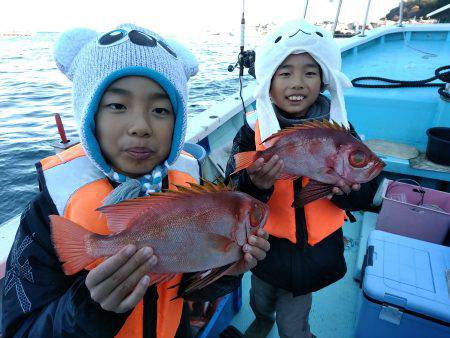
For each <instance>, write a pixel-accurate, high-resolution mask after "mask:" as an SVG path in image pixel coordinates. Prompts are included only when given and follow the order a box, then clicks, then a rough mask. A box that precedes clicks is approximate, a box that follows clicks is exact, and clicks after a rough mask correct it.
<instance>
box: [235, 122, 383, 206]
mask: <svg viewBox="0 0 450 338" xmlns="http://www.w3.org/2000/svg"><path fill="white" fill-rule="evenodd" d="M263 143H264V144H265V146H266V149H264V150H261V151H248V152H242V153H238V154H236V155H235V156H234V158H235V161H236V170H235V171H234V173H236V172H238V171H240V170H242V169H246V168H248V167H249V166H251V165H252V164H253V163H254V162H255V161H256V160H257V159H258V158H263V159H264V162H267V161H269V160H270V159H271V158H272V156H273V155H275V154H276V155H278V157H279V158H280V159H281V160H283V164H284V165H283V169H282V171H281V173H280V175H279V176H278V177H277V179H296V178H298V177H303V176H305V177H308V178H309V179H310V181H309V183H308V185H307V186H305V187H304V188H303V189H302V191H301V193H300V194H299V196H298V199H297V200H296V201H294V203H293V206H294V205H296V206H304V205H306V204H307V203H310V202H312V201H314V200H317V199H319V198H322V197H325V196H328V195H329V194H331V193H332V189H333V187H334V186H336V185H337V184H338V182H340V181H343V182H344V183H345V184H348V185H353V184H356V183H358V184H359V183H365V182H368V181H370V180H372V179H373V178H375V177H376V176H377V175H378V174H379V173H380V172H381V170H383V168H384V166H385V163H384V162H383V161H382V160H381V159H380V158H378V157H377V155H375V153H373V152H372V151H371V150H370V149H369V148H368V147H367V146H366V145H365V144H364V143H363V142H362V141H361V140H359V139H357V138H356V137H354V136H353V135H351V133H350V131H349V130H348V129H346V128H344V127H343V126H340V125H338V124H337V123H335V122H329V121H327V120H324V121H322V122H320V121H309V122H305V123H303V124H300V125H296V126H294V127H290V128H285V129H283V130H281V131H279V132H277V133H275V134H273V135H271V136H270V137H269V138H267V139H266V140H265V141H264V142H263Z"/></svg>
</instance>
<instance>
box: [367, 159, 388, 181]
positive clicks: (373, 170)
mask: <svg viewBox="0 0 450 338" xmlns="http://www.w3.org/2000/svg"><path fill="white" fill-rule="evenodd" d="M385 166H386V163H384V162H383V161H382V160H379V159H378V160H377V161H376V162H375V164H374V165H373V166H372V168H370V169H369V177H372V175H375V174H376V173H380V172H381V171H382V170H383V168H384V167H385Z"/></svg>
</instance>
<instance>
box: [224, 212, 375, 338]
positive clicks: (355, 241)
mask: <svg viewBox="0 0 450 338" xmlns="http://www.w3.org/2000/svg"><path fill="white" fill-rule="evenodd" d="M355 217H356V218H357V222H356V223H346V224H345V225H344V235H345V237H346V238H347V240H348V242H347V244H346V248H345V260H346V262H347V273H346V275H345V277H344V278H342V279H341V280H340V281H338V282H336V283H334V284H333V285H331V286H329V287H326V288H324V289H322V290H320V291H318V292H315V293H314V294H313V305H312V309H311V314H310V326H311V331H312V332H313V333H314V334H315V335H316V336H317V337H321V338H333V337H339V338H350V337H353V335H354V329H355V324H356V316H357V304H358V299H359V294H360V288H359V282H357V281H355V280H354V276H355V272H356V270H357V269H359V268H360V267H358V266H357V261H358V253H359V244H360V241H361V240H362V241H367V237H364V236H363V237H362V239H361V235H362V234H363V232H364V231H362V229H363V226H364V227H371V226H374V224H373V223H372V224H364V225H363V219H367V217H365V218H364V217H363V214H362V213H355ZM365 223H366V222H365ZM365 246H366V243H363V247H364V248H365ZM363 251H364V250H363ZM242 289H243V291H242V308H241V310H240V312H239V313H238V314H237V315H236V316H235V317H234V318H233V320H232V322H231V323H230V324H231V325H234V326H235V327H237V328H238V329H239V330H240V331H241V332H244V331H245V329H246V328H247V327H248V326H249V325H250V323H251V322H252V321H253V319H254V315H253V312H252V310H251V308H250V305H249V289H250V273H247V274H245V276H244V279H243V285H242ZM267 337H268V338H276V337H279V336H278V330H277V328H276V326H274V328H273V329H272V331H271V332H270V334H269V335H268V336H267Z"/></svg>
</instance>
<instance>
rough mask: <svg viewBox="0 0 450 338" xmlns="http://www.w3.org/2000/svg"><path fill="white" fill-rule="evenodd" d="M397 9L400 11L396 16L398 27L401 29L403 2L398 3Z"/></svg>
mask: <svg viewBox="0 0 450 338" xmlns="http://www.w3.org/2000/svg"><path fill="white" fill-rule="evenodd" d="M399 9H400V13H399V16H398V26H399V27H402V26H403V25H402V21H403V0H401V1H400V5H399Z"/></svg>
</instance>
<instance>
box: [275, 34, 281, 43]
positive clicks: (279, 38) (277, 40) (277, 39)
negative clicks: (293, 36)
mask: <svg viewBox="0 0 450 338" xmlns="http://www.w3.org/2000/svg"><path fill="white" fill-rule="evenodd" d="M281 38H282V36H281V35H280V36H279V37H277V38H276V39H275V43H278V42H279V41H280V40H281Z"/></svg>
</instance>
